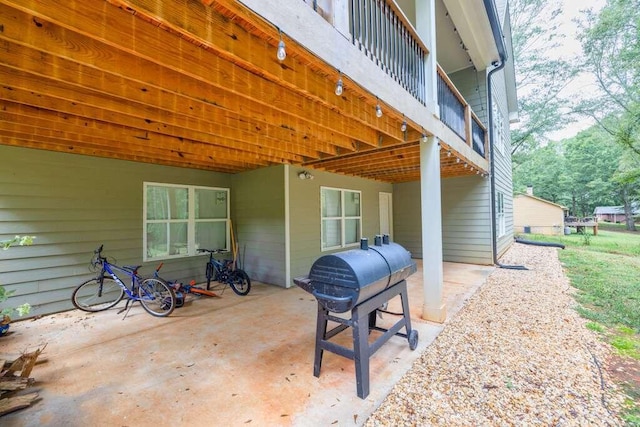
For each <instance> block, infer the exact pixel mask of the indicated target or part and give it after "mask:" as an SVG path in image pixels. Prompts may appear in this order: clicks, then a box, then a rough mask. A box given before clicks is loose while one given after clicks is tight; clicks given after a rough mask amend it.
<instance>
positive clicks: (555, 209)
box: [513, 194, 567, 236]
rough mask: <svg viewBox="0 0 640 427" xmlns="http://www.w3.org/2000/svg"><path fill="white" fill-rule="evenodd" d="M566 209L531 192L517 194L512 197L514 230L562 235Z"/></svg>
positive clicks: (517, 231) (516, 231)
mask: <svg viewBox="0 0 640 427" xmlns="http://www.w3.org/2000/svg"><path fill="white" fill-rule="evenodd" d="M566 210H567V208H565V207H564V206H561V205H559V204H557V203H553V202H550V201H548V200H545V199H541V198H540V197H536V196H534V195H533V194H517V195H516V196H515V197H514V199H513V224H514V227H513V229H514V232H515V233H534V234H549V235H556V236H559V235H563V234H564V213H565V211H566Z"/></svg>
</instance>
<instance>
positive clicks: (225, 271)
mask: <svg viewBox="0 0 640 427" xmlns="http://www.w3.org/2000/svg"><path fill="white" fill-rule="evenodd" d="M198 252H207V253H208V254H209V260H208V261H207V266H206V270H205V276H206V277H207V290H209V289H210V288H211V282H212V281H216V282H219V283H222V284H224V285H227V286H231V289H233V292H235V293H236V294H238V295H241V296H244V295H247V294H248V293H249V291H250V290H251V279H249V275H248V274H247V273H246V272H245V271H244V270H241V269H239V268H234V263H233V261H232V260H230V259H225V260H219V259H216V258H215V257H214V256H213V254H221V253H226V251H225V250H224V249H198Z"/></svg>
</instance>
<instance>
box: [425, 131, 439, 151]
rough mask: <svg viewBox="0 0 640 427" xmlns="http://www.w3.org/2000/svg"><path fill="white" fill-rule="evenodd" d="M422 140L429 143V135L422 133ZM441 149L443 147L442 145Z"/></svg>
mask: <svg viewBox="0 0 640 427" xmlns="http://www.w3.org/2000/svg"><path fill="white" fill-rule="evenodd" d="M422 142H423V143H425V144H426V143H427V135H425V134H424V133H423V134H422ZM438 145H440V144H438ZM440 149H442V147H440Z"/></svg>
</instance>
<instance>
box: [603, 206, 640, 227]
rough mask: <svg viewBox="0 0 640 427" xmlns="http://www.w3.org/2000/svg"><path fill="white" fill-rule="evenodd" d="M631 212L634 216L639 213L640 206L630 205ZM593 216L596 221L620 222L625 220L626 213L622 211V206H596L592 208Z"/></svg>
mask: <svg viewBox="0 0 640 427" xmlns="http://www.w3.org/2000/svg"><path fill="white" fill-rule="evenodd" d="M631 212H632V213H633V216H634V217H637V216H638V215H640V207H639V206H632V210H631ZM593 216H594V217H596V218H597V219H598V221H606V222H615V223H622V222H626V221H627V215H626V214H625V213H624V206H596V208H595V209H594V210H593Z"/></svg>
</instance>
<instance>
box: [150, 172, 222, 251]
mask: <svg viewBox="0 0 640 427" xmlns="http://www.w3.org/2000/svg"><path fill="white" fill-rule="evenodd" d="M149 187H165V188H179V189H185V190H187V201H188V205H187V218H186V219H180V220H174V219H170V218H169V219H166V220H147V201H148V199H147V191H148V188H149ZM196 190H207V191H219V192H224V193H226V213H225V215H226V217H225V218H216V219H196V217H195V216H196V215H195V209H196V208H195V204H196V203H195V199H196V197H195V195H196ZM142 192H143V197H142V199H143V205H142V260H143V262H147V261H157V260H164V259H174V258H186V257H191V256H198V255H201V254H199V253H198V252H197V250H196V249H197V248H196V224H197V223H203V222H210V223H214V222H225V226H226V239H225V240H226V241H225V246H226V248H225V249H227V250H229V248H230V246H231V242H230V239H231V235H230V234H231V230H230V224H229V220H230V218H231V190H230V189H229V188H223V187H206V186H202V185H187V184H170V183H163V182H143V190H142ZM185 222H186V224H187V253H185V254H173V255H171V254H167V255H163V256H158V257H152V258H150V257H149V256H148V254H147V243H148V241H147V225H148V224H154V223H158V224H164V223H166V224H167V225H168V224H171V223H185ZM167 244H168V242H167ZM167 249H168V248H167ZM211 249H219V248H211ZM167 252H169V251H168V250H167Z"/></svg>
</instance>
